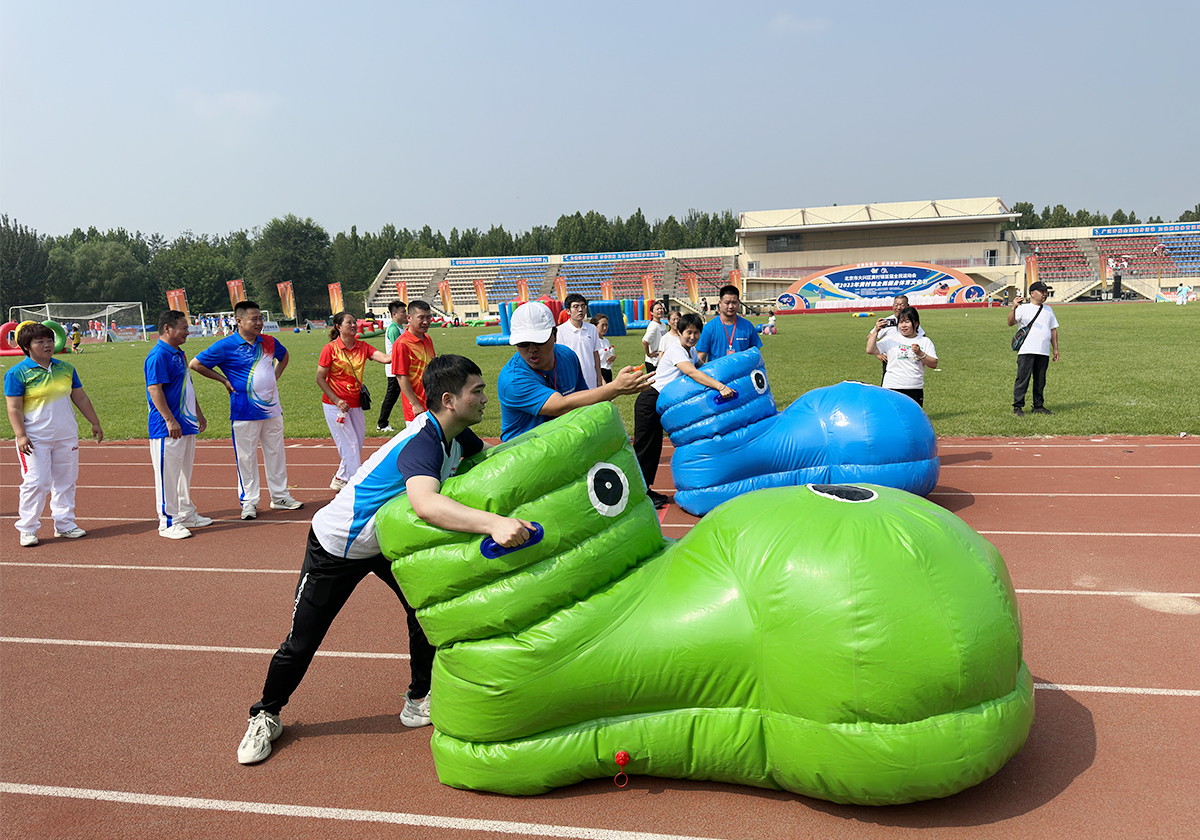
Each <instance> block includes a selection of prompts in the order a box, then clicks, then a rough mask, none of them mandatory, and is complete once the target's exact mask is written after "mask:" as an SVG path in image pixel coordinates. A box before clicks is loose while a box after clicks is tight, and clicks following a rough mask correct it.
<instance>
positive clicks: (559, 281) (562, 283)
mask: <svg viewBox="0 0 1200 840" xmlns="http://www.w3.org/2000/svg"><path fill="white" fill-rule="evenodd" d="M554 296H555V297H556V298H558V299H559V300H560V301H563V300H566V299H567V278H566V277H555V278H554Z"/></svg>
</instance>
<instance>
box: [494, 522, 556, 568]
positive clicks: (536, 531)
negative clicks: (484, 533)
mask: <svg viewBox="0 0 1200 840" xmlns="http://www.w3.org/2000/svg"><path fill="white" fill-rule="evenodd" d="M530 524H531V525H532V526H533V527H531V528H530V529H529V531H530V534H529V539H527V540H525V542H523V543H521V544H520V545H517V546H513V547H512V548H505V547H504V546H502V545H499V544H498V543H497V542H496V541H495V540H494V539H492V538H491V537H484V538H483V542H481V543H480V544H479V552H480V554H482V555H483V556H484V557H486V558H488V559H489V560H494V559H495V558H497V557H503V556H504V555H505V554H511V553H512V552H514V551H520V550H521V549H522V548H529V546H531V545H535V544H537V543H540V542H541V541H542V537H544V536H546V531H545V529H544V528H542V526H541V525H539V524H538V523H537V522H532V523H530Z"/></svg>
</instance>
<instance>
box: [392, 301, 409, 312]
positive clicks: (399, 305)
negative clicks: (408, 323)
mask: <svg viewBox="0 0 1200 840" xmlns="http://www.w3.org/2000/svg"><path fill="white" fill-rule="evenodd" d="M406 309H408V304H407V303H405V302H404V301H402V300H394V301H392V302H391V303H389V304H388V312H389V313H391V314H392V315H395V314H396V313H397V312H403V311H405V310H406Z"/></svg>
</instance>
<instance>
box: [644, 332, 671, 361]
mask: <svg viewBox="0 0 1200 840" xmlns="http://www.w3.org/2000/svg"><path fill="white" fill-rule="evenodd" d="M666 331H667V328H666V327H664V326H663V323H662V321H651V322H650V324H649V325H648V326H647V327H646V335H645V336H644V337H643V338H642V341H644V342H646V346H647V347H649V348H650V352H651V353H657V352H658V351H659V350H661V349H662V347H661V346H660V345H661V344H662V337H663V333H665V332H666ZM659 358H661V357H659ZM646 361H647V362H648V363H649V364H652V365H657V364H658V363H659V359H656V358H654V357H653V356H647V357H646Z"/></svg>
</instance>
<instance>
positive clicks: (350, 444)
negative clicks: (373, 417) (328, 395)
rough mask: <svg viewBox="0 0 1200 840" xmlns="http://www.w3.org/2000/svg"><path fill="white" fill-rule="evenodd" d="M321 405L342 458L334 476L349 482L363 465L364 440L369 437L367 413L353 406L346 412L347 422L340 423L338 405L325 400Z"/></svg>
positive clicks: (326, 422)
mask: <svg viewBox="0 0 1200 840" xmlns="http://www.w3.org/2000/svg"><path fill="white" fill-rule="evenodd" d="M321 407H322V408H324V409H325V425H327V426H329V434H330V436H331V437H332V438H333V444H334V446H336V447H337V451H338V455H339V456H340V457H341V459H342V463H340V464H338V471H337V472H336V473H334V474H333V477H334V478H340V479H341V480H342V481H346V482H348V481H350V479H352V478H354V474H355V473H356V472H358V468H359V467H361V466H362V450H363V441H365V440H366V438H367V418H366V415H365V414H364V413H363V410H362V409H361V408H352V409H350V410H349V411H347V412H346V422H345V423H339V422H338V421H337V416H338V408H337V406H336V405H329V404H328V403H324V402H323V403H321Z"/></svg>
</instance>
